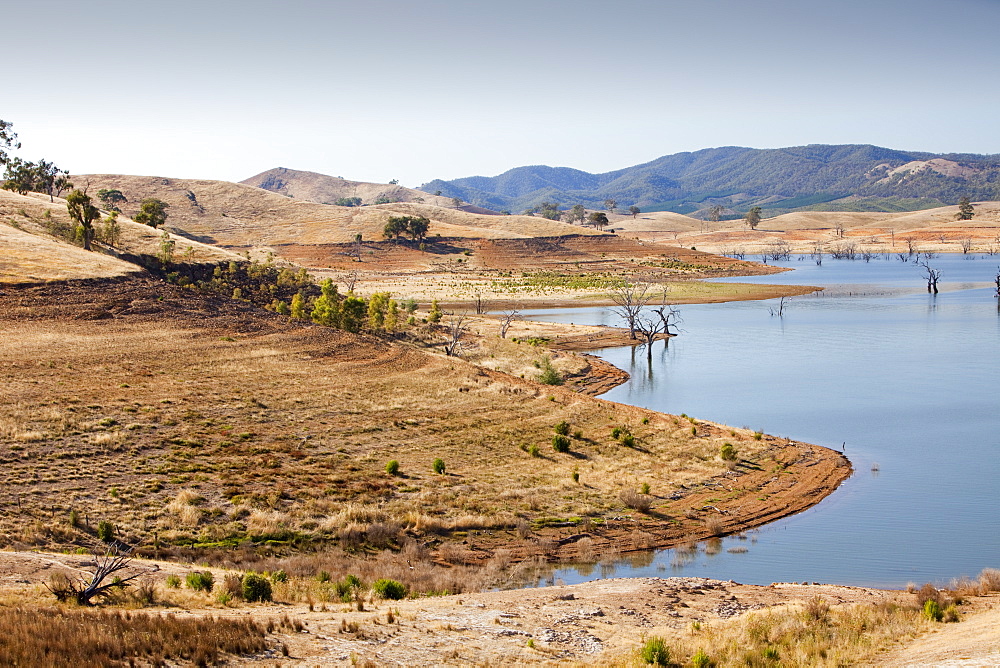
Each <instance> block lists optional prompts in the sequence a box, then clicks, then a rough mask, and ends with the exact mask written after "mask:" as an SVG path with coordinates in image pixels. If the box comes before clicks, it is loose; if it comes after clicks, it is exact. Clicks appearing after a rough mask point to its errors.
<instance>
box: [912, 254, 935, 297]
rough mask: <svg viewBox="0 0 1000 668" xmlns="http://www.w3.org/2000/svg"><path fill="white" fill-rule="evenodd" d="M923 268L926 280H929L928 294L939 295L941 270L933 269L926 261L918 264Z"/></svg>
mask: <svg viewBox="0 0 1000 668" xmlns="http://www.w3.org/2000/svg"><path fill="white" fill-rule="evenodd" d="M917 264H919V265H920V266H921V267H923V268H924V278H926V279H927V292H930V293H933V294H935V295H936V294H937V293H938V287H937V284H938V281H939V280H941V270H940V269H933V268H932V267H931V266H930V264H928V262H927V261H926V260H924V261H923V262H918V263H917Z"/></svg>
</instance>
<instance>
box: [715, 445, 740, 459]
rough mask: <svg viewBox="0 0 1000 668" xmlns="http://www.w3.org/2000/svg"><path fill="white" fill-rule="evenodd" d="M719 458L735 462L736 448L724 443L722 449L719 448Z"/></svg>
mask: <svg viewBox="0 0 1000 668" xmlns="http://www.w3.org/2000/svg"><path fill="white" fill-rule="evenodd" d="M719 456H720V457H722V459H723V460H725V461H727V462H735V461H736V448H734V447H733V444H732V443H723V444H722V447H721V448H719Z"/></svg>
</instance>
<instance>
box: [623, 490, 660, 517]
mask: <svg viewBox="0 0 1000 668" xmlns="http://www.w3.org/2000/svg"><path fill="white" fill-rule="evenodd" d="M618 498H619V499H621V501H622V503H624V504H625V505H626V506H628V507H629V508H631V509H633V510H638V511H639V512H641V513H645V512H648V511H649V509H650V507H652V505H653V499H652V497H649V496H647V495H645V494H639V493H638V492H636V491H633V490H631V489H626V490H625V491H623V492H622V493H621V494H619V495H618Z"/></svg>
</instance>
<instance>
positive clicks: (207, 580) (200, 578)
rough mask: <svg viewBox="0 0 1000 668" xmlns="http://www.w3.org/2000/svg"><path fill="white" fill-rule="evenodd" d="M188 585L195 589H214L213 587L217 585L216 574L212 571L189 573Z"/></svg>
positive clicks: (206, 590)
mask: <svg viewBox="0 0 1000 668" xmlns="http://www.w3.org/2000/svg"><path fill="white" fill-rule="evenodd" d="M185 579H186V580H187V586H188V587H190V588H191V589H194V590H195V591H204V592H210V591H212V587H214V586H215V576H213V575H212V572H211V571H195V572H193V573H188V574H187V577H186V578H185Z"/></svg>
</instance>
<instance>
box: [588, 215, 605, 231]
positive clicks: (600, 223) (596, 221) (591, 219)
mask: <svg viewBox="0 0 1000 668" xmlns="http://www.w3.org/2000/svg"><path fill="white" fill-rule="evenodd" d="M587 224H588V225H593V226H594V227H596V228H597V229H599V230H602V229H604V228H605V227H607V226H608V215H607V214H606V213H604V212H603V211H595V212H593V213H592V214H590V216H588V217H587Z"/></svg>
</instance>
